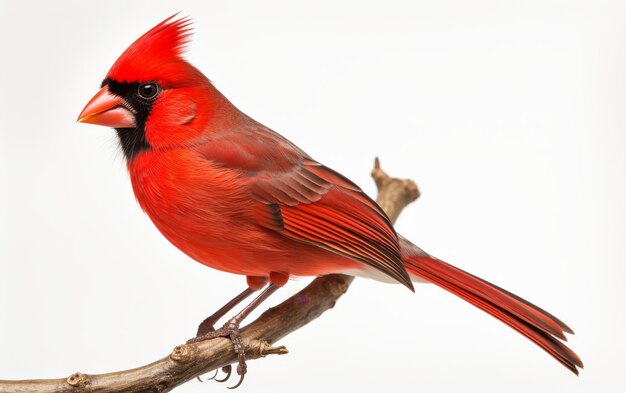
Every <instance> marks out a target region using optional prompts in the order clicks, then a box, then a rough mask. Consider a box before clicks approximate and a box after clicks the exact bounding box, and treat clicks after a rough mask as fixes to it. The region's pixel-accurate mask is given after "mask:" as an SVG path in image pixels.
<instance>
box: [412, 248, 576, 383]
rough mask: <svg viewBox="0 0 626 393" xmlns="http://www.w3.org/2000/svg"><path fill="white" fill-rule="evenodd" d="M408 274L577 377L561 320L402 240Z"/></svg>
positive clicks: (574, 362) (571, 352)
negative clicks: (540, 351)
mask: <svg viewBox="0 0 626 393" xmlns="http://www.w3.org/2000/svg"><path fill="white" fill-rule="evenodd" d="M400 244H401V253H402V259H403V260H404V263H405V266H406V269H407V271H408V272H409V273H410V274H411V275H414V276H417V277H419V278H421V279H424V280H427V281H430V282H432V283H433V284H436V285H438V286H440V287H441V288H443V289H445V290H447V291H449V292H451V293H453V294H455V295H457V296H459V297H460V298H462V299H464V300H466V301H467V302H469V303H471V304H473V305H474V306H476V307H478V308H480V309H481V310H483V311H485V312H487V313H489V314H491V315H493V316H494V317H495V318H498V319H499V320H501V321H502V322H504V323H506V324H507V325H509V326H510V327H512V328H513V329H515V330H517V331H518V332H519V333H521V334H523V335H524V336H526V337H527V338H529V339H530V340H531V341H533V342H534V343H535V344H537V345H538V346H539V347H541V348H542V349H543V350H544V351H546V352H547V353H549V354H550V355H551V356H552V357H554V358H555V359H556V360H557V361H559V362H560V363H561V364H562V365H564V366H565V367H567V369H569V370H570V371H572V372H573V373H575V374H577V375H578V369H577V367H580V368H583V363H582V361H581V359H580V358H579V357H578V355H576V354H575V353H574V352H573V351H572V350H571V349H569V348H568V347H567V346H566V345H565V344H563V343H562V342H561V341H559V339H562V340H565V341H566V340H567V339H566V337H565V334H564V333H570V334H573V331H572V329H570V328H569V327H568V326H567V325H566V324H565V323H563V322H562V321H561V320H559V319H558V318H556V317H555V316H553V315H552V314H550V313H548V312H547V311H545V310H543V309H541V308H539V307H537V306H535V305H534V304H532V303H530V302H528V301H526V300H524V299H522V298H520V297H519V296H517V295H514V294H512V293H510V292H508V291H506V290H504V289H502V288H500V287H498V286H496V285H493V284H491V283H489V282H487V281H485V280H483V279H481V278H478V277H476V276H474V275H472V274H469V273H467V272H465V271H463V270H461V269H458V268H456V267H454V266H452V265H450V264H447V263H445V262H443V261H441V260H439V259H437V258H435V257H432V256H430V255H428V254H427V253H425V252H424V251H422V250H421V249H419V248H418V247H416V246H414V245H413V244H411V243H410V242H408V241H407V240H406V239H404V238H401V243H400Z"/></svg>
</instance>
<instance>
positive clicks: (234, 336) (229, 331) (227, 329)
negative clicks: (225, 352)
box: [187, 321, 248, 389]
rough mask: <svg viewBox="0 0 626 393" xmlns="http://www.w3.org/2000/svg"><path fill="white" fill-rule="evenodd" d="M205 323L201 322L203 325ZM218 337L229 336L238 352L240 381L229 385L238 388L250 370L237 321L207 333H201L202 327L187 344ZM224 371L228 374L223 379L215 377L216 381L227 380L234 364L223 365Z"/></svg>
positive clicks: (231, 387)
mask: <svg viewBox="0 0 626 393" xmlns="http://www.w3.org/2000/svg"><path fill="white" fill-rule="evenodd" d="M203 324H204V323H203ZM203 324H201V326H202V325H203ZM206 325H208V324H205V329H202V330H203V331H206V330H208V329H206V327H207V326H206ZM210 327H211V329H213V326H212V325H211V326H210ZM217 337H228V338H229V339H230V341H231V342H232V343H233V349H234V350H235V352H236V353H237V361H238V365H237V375H239V381H238V382H237V384H236V385H234V386H230V387H229V389H236V388H238V387H239V386H241V384H242V383H243V379H244V376H245V375H246V372H247V371H248V366H247V365H246V350H245V345H244V343H243V340H242V339H241V334H240V333H239V326H238V325H237V324H236V323H233V322H231V321H229V322H227V323H226V324H225V325H224V326H222V327H221V328H219V329H217V330H214V329H213V330H209V331H206V333H204V334H202V335H201V334H200V329H198V336H196V337H194V338H192V339H190V340H188V341H187V344H192V343H197V342H200V341H205V340H210V339H213V338H217ZM222 371H223V372H225V373H226V376H225V377H224V378H222V379H215V381H217V382H226V381H227V380H228V379H229V378H230V375H231V373H232V366H230V365H228V366H224V367H222ZM216 376H217V374H216V375H214V376H213V377H212V378H209V379H214V378H215V377H216Z"/></svg>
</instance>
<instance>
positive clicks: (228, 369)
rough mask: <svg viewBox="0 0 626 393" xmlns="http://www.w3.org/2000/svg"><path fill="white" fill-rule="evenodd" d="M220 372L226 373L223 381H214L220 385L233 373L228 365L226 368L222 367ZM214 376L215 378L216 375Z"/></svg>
mask: <svg viewBox="0 0 626 393" xmlns="http://www.w3.org/2000/svg"><path fill="white" fill-rule="evenodd" d="M222 371H223V372H225V373H226V376H225V377H224V378H223V379H216V380H215V381H216V382H220V383H222V382H226V381H228V378H230V374H231V373H232V371H233V367H232V366H231V365H230V364H229V365H228V366H224V367H222ZM215 376H217V374H215ZM214 378H215V377H214Z"/></svg>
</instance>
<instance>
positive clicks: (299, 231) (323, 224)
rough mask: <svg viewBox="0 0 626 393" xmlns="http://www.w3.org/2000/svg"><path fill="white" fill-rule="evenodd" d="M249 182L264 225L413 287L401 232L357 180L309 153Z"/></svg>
mask: <svg viewBox="0 0 626 393" xmlns="http://www.w3.org/2000/svg"><path fill="white" fill-rule="evenodd" d="M257 176H258V177H257V178H256V179H255V180H254V181H253V182H252V183H251V184H250V187H251V191H252V194H253V196H254V198H255V199H256V200H257V201H258V202H259V204H258V205H257V207H256V210H255V213H256V217H257V220H258V222H259V224H260V225H262V226H263V227H265V228H268V229H271V230H274V231H277V232H279V233H281V234H283V235H284V236H287V237H289V238H292V239H296V240H299V241H302V242H306V243H309V244H314V245H316V246H318V247H322V248H324V249H327V250H329V251H332V252H335V253H338V254H341V255H344V256H347V257H350V258H353V259H355V260H358V261H360V262H363V263H365V264H367V265H369V266H372V267H374V268H376V269H378V270H380V271H381V272H383V273H385V274H387V275H389V276H390V277H392V278H394V279H395V280H397V281H399V282H401V283H402V284H404V285H406V286H407V287H409V288H411V289H412V288H413V286H412V284H411V280H410V278H409V276H408V274H407V272H406V269H405V268H404V264H403V262H402V259H401V257H400V250H399V246H398V238H397V235H396V233H395V231H394V229H393V227H392V226H391V223H390V222H389V219H388V218H387V216H386V215H385V213H384V212H383V211H382V210H381V208H380V207H379V206H378V205H377V204H376V202H374V201H372V200H371V199H370V198H369V197H368V196H367V195H365V193H363V191H362V190H361V189H360V188H359V187H358V186H356V185H355V184H354V183H352V182H351V181H349V180H348V179H346V178H345V177H343V176H341V175H340V174H338V173H336V172H334V171H333V170H331V169H329V168H327V167H325V166H322V165H321V164H319V163H317V162H315V161H312V160H309V159H305V160H303V162H302V163H301V164H300V165H298V166H294V167H292V169H291V170H289V171H283V172H280V173H278V174H273V175H272V176H267V177H264V176H262V175H261V174H259V175H257Z"/></svg>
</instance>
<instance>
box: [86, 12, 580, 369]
mask: <svg viewBox="0 0 626 393" xmlns="http://www.w3.org/2000/svg"><path fill="white" fill-rule="evenodd" d="M189 24H190V22H189V20H188V19H178V20H174V19H173V17H170V18H168V19H166V20H165V21H163V22H161V23H160V24H158V25H157V26H156V27H154V28H153V29H151V30H150V31H148V32H147V33H146V34H144V35H143V36H142V37H140V38H139V39H138V40H137V41H135V42H134V43H133V44H132V45H131V46H130V47H129V48H128V49H127V50H126V51H125V52H124V53H123V54H122V55H121V56H120V58H119V59H118V60H117V61H116V62H115V64H114V65H113V67H112V68H111V70H110V71H109V73H108V74H107V78H106V79H105V81H104V82H103V84H104V86H103V88H102V90H101V92H100V93H98V95H97V96H96V97H94V99H93V100H92V101H90V103H89V104H88V105H87V107H86V108H85V109H84V110H83V113H81V115H80V120H81V121H84V122H90V123H95V124H107V125H112V124H114V127H116V129H117V132H118V135H119V136H120V141H121V144H122V147H123V149H124V153H125V155H126V158H127V165H128V170H129V173H130V178H131V181H132V185H133V190H134V193H135V196H136V198H137V200H138V202H139V204H140V205H141V207H142V209H143V210H144V211H145V212H146V213H147V215H148V216H149V217H150V219H151V220H152V221H153V222H154V224H155V225H156V227H157V228H158V229H159V230H160V231H161V233H162V234H163V235H164V236H165V237H166V238H167V239H168V240H169V241H170V242H172V243H173V244H174V245H175V246H176V247H178V248H179V249H180V250H182V251H183V252H185V253H186V254H187V255H189V256H190V257H192V258H193V259H195V260H197V261H199V262H201V263H203V264H205V265H207V266H210V267H213V268H215V269H219V270H223V271H226V272H230V273H235V274H241V275H246V276H248V277H249V282H252V283H257V284H254V285H255V286H258V283H263V282H265V281H264V280H263V278H268V279H269V280H270V281H273V282H275V283H276V284H279V285H282V284H283V283H284V282H283V280H284V278H286V277H289V276H319V275H325V274H330V273H349V274H354V275H362V276H369V277H373V278H377V279H383V280H385V281H395V282H400V283H402V284H404V285H405V286H407V287H409V288H411V289H412V288H413V286H412V283H411V278H418V279H423V280H426V281H430V282H432V283H435V284H436V285H438V286H440V287H442V288H444V289H446V290H448V291H450V292H452V293H454V294H455V295H457V296H459V297H461V298H463V299H465V300H467V301H468V302H470V303H472V304H474V305H475V306H477V307H479V308H481V309H482V310H484V311H486V312H488V313H489V314H491V315H493V316H494V317H496V318H498V319H500V320H501V321H503V322H504V323H506V324H508V325H509V326H511V327H512V328H513V329H515V330H517V331H518V332H520V333H522V334H523V335H524V336H526V337H528V338H529V339H530V340H532V341H533V342H535V343H536V344H537V345H539V346H540V347H541V348H542V349H544V350H546V351H547V352H548V353H549V354H550V355H552V356H553V357H554V358H556V359H557V360H558V361H559V362H561V363H562V364H563V365H565V366H566V367H567V368H568V369H570V370H571V371H573V372H575V373H577V372H578V371H577V368H576V367H582V362H581V361H580V359H579V358H578V356H577V355H576V354H575V353H574V352H572V351H571V350H570V349H569V348H567V347H566V346H565V345H564V344H562V343H561V342H560V341H559V339H565V335H564V332H567V333H572V331H571V329H569V328H568V327H567V326H566V325H565V324H564V323H562V322H561V321H560V320H558V319H557V318H555V317H554V316H552V315H551V314H549V313H547V312H545V311H544V310H542V309H540V308H538V307H536V306H534V305H532V304H530V303H528V302H527V301H525V300H523V299H521V298H519V297H517V296H515V295H513V294H511V293H509V292H507V291H505V290H503V289H501V288H499V287H497V286H494V285H492V284H490V283H488V282H486V281H484V280H481V279H479V278H477V277H475V276H472V275H470V274H468V273H465V272H464V271H462V270H460V269H457V268H455V267H453V266H451V265H448V264H446V263H444V262H442V261H440V260H438V259H436V258H434V257H431V256H429V255H428V254H426V253H424V252H423V251H422V250H420V249H419V248H417V247H416V246H414V245H412V244H411V243H410V242H408V241H407V240H405V239H403V238H401V237H400V238H399V237H398V235H397V234H396V232H395V230H394V229H393V227H392V225H391V223H390V221H389V219H388V218H387V216H386V215H385V213H384V212H383V211H382V210H381V208H380V207H379V206H378V205H377V204H376V203H375V202H374V201H373V200H372V199H370V198H369V197H368V196H367V195H365V194H364V193H363V191H362V190H361V189H360V188H359V187H358V186H356V185H355V184H354V183H352V182H350V181H349V180H347V179H346V178H344V177H343V176H341V175H340V174H338V173H337V172H335V171H333V170H331V169H330V168H327V167H325V166H323V165H321V164H319V163H318V162H316V161H315V160H313V159H312V158H311V157H309V156H308V155H307V154H306V153H304V152H303V151H302V150H301V149H299V148H298V147H297V146H295V145H294V144H293V143H291V142H289V141H288V140H286V139H285V138H284V137H282V136H280V135H279V134H277V133H275V132H274V131H272V130H270V129H269V128H267V127H265V126H263V125H261V124H259V123H258V122H256V121H254V120H253V119H251V118H250V117H248V116H246V115H245V114H244V113H242V112H241V111H239V110H238V109H237V108H236V107H235V106H234V105H233V104H231V103H230V102H229V101H228V100H227V99H226V98H225V97H224V96H223V95H222V94H221V93H220V92H219V91H218V90H217V89H216V88H215V87H214V86H213V85H212V84H211V83H210V82H209V80H208V79H207V78H206V77H205V76H204V75H203V74H202V73H200V71H198V70H197V69H196V68H194V67H193V66H192V65H190V64H189V63H187V62H186V61H185V60H184V59H183V58H182V48H183V47H184V45H185V44H186V42H187V40H188V38H189V34H190V28H189ZM153 93H154V95H153ZM255 289H256V288H255Z"/></svg>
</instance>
